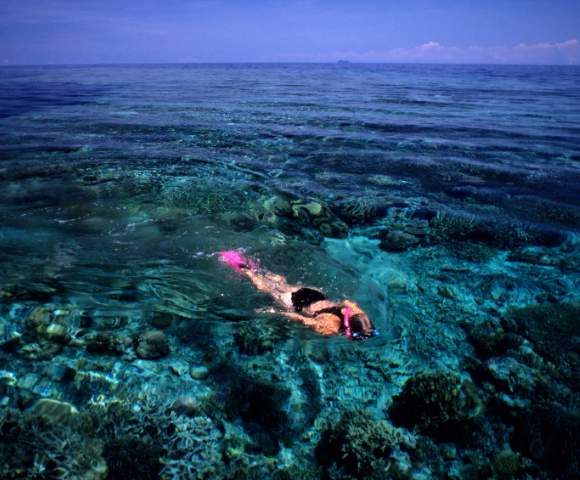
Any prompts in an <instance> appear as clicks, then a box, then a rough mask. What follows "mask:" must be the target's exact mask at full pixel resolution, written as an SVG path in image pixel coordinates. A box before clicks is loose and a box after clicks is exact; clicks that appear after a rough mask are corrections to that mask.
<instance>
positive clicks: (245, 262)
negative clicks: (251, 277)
mask: <svg viewBox="0 0 580 480" xmlns="http://www.w3.org/2000/svg"><path fill="white" fill-rule="evenodd" d="M219 256H220V260H221V261H222V262H224V263H225V264H226V265H227V266H228V267H230V268H231V269H232V270H235V271H236V272H241V271H242V269H243V268H247V269H249V270H257V269H258V264H257V263H256V262H254V261H253V260H250V259H249V258H246V257H245V256H244V255H242V254H241V253H240V252H238V251H237V250H224V251H222V252H219Z"/></svg>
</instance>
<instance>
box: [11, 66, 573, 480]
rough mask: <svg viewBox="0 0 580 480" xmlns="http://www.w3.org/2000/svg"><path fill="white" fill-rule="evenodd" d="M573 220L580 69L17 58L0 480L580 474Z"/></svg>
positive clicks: (13, 87)
mask: <svg viewBox="0 0 580 480" xmlns="http://www.w3.org/2000/svg"><path fill="white" fill-rule="evenodd" d="M579 233H580V67H564V66H562V67H558V66H550V67H548V66H546V67H542V66H489V65H486V66H484V65H479V66H478V65H469V66H450V65H364V64H336V65H331V64H320V65H319V64H255V65H253V64H231V65H228V64H215V65H210V64H207V65H204V64H200V65H143V66H70V67H57V66H54V67H3V68H0V478H2V479H17V478H18V479H20V478H27V479H28V478H34V479H45V478H46V479H57V478H58V479H63V478H66V479H86V480H99V479H155V478H163V479H173V478H180V479H181V478H183V479H222V478H224V479H225V478H227V479H236V480H238V479H239V480H242V479H261V478H268V479H269V478H273V479H277V480H283V479H290V478H296V477H297V476H301V477H302V478H303V479H304V480H310V479H317V478H322V479H328V480H330V479H332V480H339V479H342V480H346V479H366V478H369V479H382V478H385V479H387V478H394V479H416V480H422V479H429V478H442V479H443V478H445V479H449V480H455V479H463V478H469V479H476V478H479V479H482V478H498V479H507V478H521V479H530V480H531V479H538V478H539V479H544V478H545V479H548V478H562V479H566V478H578V476H579V475H580V462H579V460H578V451H580V410H579V408H580V384H579V382H580V240H579ZM226 249H239V250H240V251H243V252H244V254H245V255H247V256H248V257H250V258H252V259H254V260H255V261H257V262H258V263H259V265H260V268H264V269H268V270H271V271H273V272H276V273H279V274H281V275H284V276H285V277H286V278H288V280H289V281H290V282H292V283H295V284H301V285H308V286H313V287H316V288H318V289H320V290H322V291H323V292H324V293H325V294H326V295H328V297H330V298H332V299H336V300H342V299H345V298H349V299H353V300H356V301H357V302H358V303H359V304H360V305H361V307H362V308H363V309H364V310H365V311H366V312H367V313H368V314H369V317H370V318H371V319H372V321H373V323H374V326H375V327H376V328H377V329H378V330H379V331H380V335H379V336H377V337H374V338H371V339H368V340H365V341H351V340H349V339H348V338H345V337H344V336H338V337H331V338H327V337H323V336H321V335H318V334H317V333H315V332H314V331H312V330H310V329H308V328H306V327H305V326H303V325H301V324H299V323H297V322H295V321H292V320H289V319H286V318H284V317H282V316H279V315H272V314H265V313H261V312H260V311H258V310H260V309H262V310H263V309H265V308H268V307H270V306H272V305H273V302H272V300H271V298H270V297H269V296H268V295H265V294H264V293H260V292H258V291H256V290H255V289H254V288H253V287H252V285H251V283H250V282H248V281H247V280H246V279H245V278H243V276H242V275H239V274H237V273H235V272H233V271H231V270H230V269H228V268H227V267H226V266H225V265H224V264H223V263H221V262H220V261H219V259H218V256H217V252H219V251H221V250H226Z"/></svg>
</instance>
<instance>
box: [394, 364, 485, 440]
mask: <svg viewBox="0 0 580 480" xmlns="http://www.w3.org/2000/svg"><path fill="white" fill-rule="evenodd" d="M481 405H482V404H481V400H480V398H479V397H478V395H477V392H476V389H475V387H474V385H473V384H472V383H471V382H469V381H463V380H461V379H460V378H459V377H458V376H456V375H452V374H447V373H423V374H419V375H417V376H415V377H413V378H411V379H409V380H407V382H406V383H405V385H404V386H403V390H402V391H401V393H400V394H399V395H397V396H396V397H395V398H394V399H393V404H392V405H391V407H390V408H389V416H390V418H391V419H392V421H393V423H394V424H395V425H399V426H403V427H406V428H415V427H416V428H417V429H418V430H419V431H420V432H421V433H425V434H427V435H430V436H432V437H434V438H435V439H438V440H450V439H455V438H456V437H457V438H460V437H462V436H463V435H465V434H466V433H467V431H468V430H469V429H470V427H471V426H472V424H471V420H472V419H474V418H475V417H477V416H478V415H479V413H480V411H481Z"/></svg>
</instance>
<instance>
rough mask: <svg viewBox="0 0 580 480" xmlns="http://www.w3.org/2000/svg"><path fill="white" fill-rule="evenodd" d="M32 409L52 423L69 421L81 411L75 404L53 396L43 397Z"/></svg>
mask: <svg viewBox="0 0 580 480" xmlns="http://www.w3.org/2000/svg"><path fill="white" fill-rule="evenodd" d="M30 411H31V412H32V413H34V414H35V415H38V416H40V417H42V418H43V419H44V420H45V421H46V422H47V423H50V424H63V423H67V422H69V421H70V420H71V418H72V417H74V416H75V415H78V413H79V412H78V410H77V409H76V408H75V406H74V405H72V404H70V403H67V402H63V401H60V400H55V399H52V398H41V399H40V400H38V401H37V402H36V403H35V404H34V405H33V406H32V407H31V408H30Z"/></svg>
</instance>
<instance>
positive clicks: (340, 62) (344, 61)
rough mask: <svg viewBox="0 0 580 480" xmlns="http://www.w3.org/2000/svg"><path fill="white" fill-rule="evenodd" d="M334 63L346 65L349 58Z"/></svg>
mask: <svg viewBox="0 0 580 480" xmlns="http://www.w3.org/2000/svg"><path fill="white" fill-rule="evenodd" d="M336 63H338V64H339V65H348V64H349V63H350V61H349V60H339V61H338V62H336Z"/></svg>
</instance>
